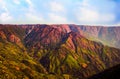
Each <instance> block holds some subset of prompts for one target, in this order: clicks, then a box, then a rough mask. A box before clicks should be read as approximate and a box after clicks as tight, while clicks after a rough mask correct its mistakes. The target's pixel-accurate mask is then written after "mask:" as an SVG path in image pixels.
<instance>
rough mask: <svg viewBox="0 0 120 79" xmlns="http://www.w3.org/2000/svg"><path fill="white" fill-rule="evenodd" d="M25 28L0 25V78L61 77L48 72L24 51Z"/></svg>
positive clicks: (32, 78) (40, 78)
mask: <svg viewBox="0 0 120 79" xmlns="http://www.w3.org/2000/svg"><path fill="white" fill-rule="evenodd" d="M25 36H26V34H25V29H23V28H21V27H19V26H15V25H0V78H1V79H46V78H53V79H58V78H60V79H63V78H64V77H63V76H60V75H54V74H48V72H47V71H46V69H45V68H44V67H43V66H42V65H41V64H40V63H39V62H37V61H35V60H34V59H33V58H32V57H30V56H29V53H28V52H27V51H26V47H25V46H24V43H23V39H24V37H25Z"/></svg>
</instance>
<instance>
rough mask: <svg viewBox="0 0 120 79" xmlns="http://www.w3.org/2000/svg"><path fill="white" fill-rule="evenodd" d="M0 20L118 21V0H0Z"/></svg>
mask: <svg viewBox="0 0 120 79" xmlns="http://www.w3.org/2000/svg"><path fill="white" fill-rule="evenodd" d="M0 24H79V25H120V0H0Z"/></svg>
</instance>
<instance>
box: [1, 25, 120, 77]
mask: <svg viewBox="0 0 120 79" xmlns="http://www.w3.org/2000/svg"><path fill="white" fill-rule="evenodd" d="M118 29H119V27H118V28H117V27H116V28H112V27H111V28H109V27H91V26H90V27H89V26H88V27H87V26H78V25H66V24H65V25H17V26H16V25H0V43H4V44H6V43H10V45H11V44H12V45H13V46H16V45H17V46H18V48H17V49H19V50H18V51H23V52H26V54H27V55H29V56H30V57H31V58H32V59H31V60H29V59H28V58H27V61H26V60H23V59H24V57H26V56H24V54H22V55H23V58H21V60H19V62H22V63H24V64H25V65H27V66H28V67H30V68H31V69H32V70H33V71H34V73H36V76H37V75H40V74H39V73H41V72H42V73H43V74H44V76H46V75H45V74H48V76H49V75H50V74H52V76H53V75H54V78H55V79H57V77H56V76H58V77H60V78H61V79H62V78H68V77H69V78H71V79H74V78H75V79H76V78H79V79H85V78H87V77H89V76H91V75H93V74H96V73H98V72H100V71H103V70H104V69H107V68H109V67H112V66H114V65H117V64H119V63H120V49H117V48H112V47H109V46H105V45H104V44H102V43H101V42H95V41H92V40H89V38H90V36H89V35H91V37H92V38H94V39H96V38H97V39H99V38H100V39H99V40H101V38H103V37H105V39H106V40H107V39H108V38H112V36H110V34H112V35H115V37H114V39H116V40H117V41H119V35H118V34H117V33H119V30H118ZM94 39H93V40H94ZM116 40H115V41H116ZM108 42H110V41H109V40H108ZM6 46H7V45H6ZM12 50H13V49H12ZM12 50H11V52H12ZM6 52H8V51H6ZM15 52H16V51H14V53H15ZM2 54H3V53H2ZM19 54H20V52H19ZM1 56H2V55H1ZM15 57H16V58H17V54H15ZM16 58H15V59H16ZM5 59H6V58H5ZM28 60H29V61H28ZM12 61H13V60H12ZM32 61H33V62H32ZM16 62H17V60H16ZM35 64H36V65H37V66H36V65H35ZM38 65H40V68H42V71H37V70H36V69H35V67H38ZM31 66H33V67H31ZM19 68H22V67H20V66H19ZM17 69H18V68H17ZM19 70H20V69H19ZM28 70H29V69H28ZM32 70H31V71H32ZM20 72H21V73H23V70H21V71H19V73H20ZM14 73H16V72H14ZM32 73H33V72H32ZM27 76H28V78H30V77H31V72H30V73H29V74H28V73H27ZM49 77H50V76H49ZM20 78H21V77H20ZM31 78H35V76H32V77H31ZM41 78H43V79H44V78H45V77H43V76H42V75H41Z"/></svg>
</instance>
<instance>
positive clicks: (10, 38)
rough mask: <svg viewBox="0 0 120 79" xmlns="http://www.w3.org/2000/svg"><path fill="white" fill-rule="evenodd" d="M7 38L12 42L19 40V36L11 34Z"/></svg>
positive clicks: (17, 42)
mask: <svg viewBox="0 0 120 79" xmlns="http://www.w3.org/2000/svg"><path fill="white" fill-rule="evenodd" d="M8 39H9V41H10V42H13V43H16V44H19V43H20V42H21V40H20V38H19V37H17V36H15V35H13V34H10V35H9V37H8Z"/></svg>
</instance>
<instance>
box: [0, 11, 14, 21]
mask: <svg viewBox="0 0 120 79" xmlns="http://www.w3.org/2000/svg"><path fill="white" fill-rule="evenodd" d="M12 19H13V18H12V16H10V14H9V13H8V12H4V13H2V14H1V15H0V21H2V22H9V21H11V20H12Z"/></svg>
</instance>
